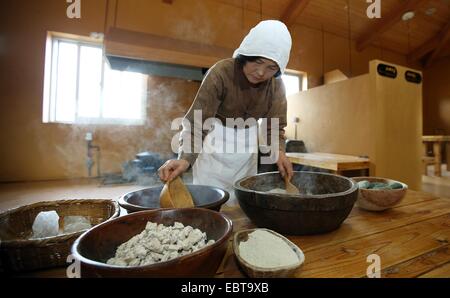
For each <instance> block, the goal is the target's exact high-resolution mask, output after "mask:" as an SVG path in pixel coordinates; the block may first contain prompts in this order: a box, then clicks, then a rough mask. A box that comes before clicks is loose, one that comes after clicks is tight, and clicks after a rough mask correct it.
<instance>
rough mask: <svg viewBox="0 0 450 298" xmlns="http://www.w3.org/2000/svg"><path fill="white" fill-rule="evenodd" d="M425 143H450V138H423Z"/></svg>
mask: <svg viewBox="0 0 450 298" xmlns="http://www.w3.org/2000/svg"><path fill="white" fill-rule="evenodd" d="M422 141H423V142H450V136H422Z"/></svg>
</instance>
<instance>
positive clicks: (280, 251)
mask: <svg viewBox="0 0 450 298" xmlns="http://www.w3.org/2000/svg"><path fill="white" fill-rule="evenodd" d="M239 254H240V256H241V257H242V258H243V259H244V260H245V261H246V262H248V263H249V264H251V265H253V266H257V267H263V268H274V267H280V266H289V265H294V264H296V263H297V262H298V261H299V258H298V256H297V254H296V253H295V252H294V251H293V250H292V248H291V247H290V246H289V245H288V244H287V243H286V241H284V240H283V239H281V238H280V237H278V236H276V235H274V234H272V233H270V232H268V231H265V230H256V231H254V232H252V233H250V234H248V240H247V241H245V242H240V243H239Z"/></svg>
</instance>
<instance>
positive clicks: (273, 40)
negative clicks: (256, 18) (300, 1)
mask: <svg viewBox="0 0 450 298" xmlns="http://www.w3.org/2000/svg"><path fill="white" fill-rule="evenodd" d="M291 46H292V39H291V34H290V33H289V30H288V28H287V27H286V25H285V24H284V23H282V22H280V21H276V20H267V21H262V22H260V23H259V24H258V25H256V26H255V27H253V28H252V29H251V30H250V32H249V34H248V35H247V36H246V37H245V38H244V40H243V41H242V43H241V45H240V46H239V48H238V49H236V51H234V54H233V58H236V57H237V56H238V55H244V56H260V57H264V58H267V59H271V60H273V61H275V62H276V63H277V64H278V66H279V67H280V71H281V73H284V71H285V69H286V66H287V64H288V62H289V54H290V52H291Z"/></svg>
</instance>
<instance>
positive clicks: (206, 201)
mask: <svg viewBox="0 0 450 298" xmlns="http://www.w3.org/2000/svg"><path fill="white" fill-rule="evenodd" d="M186 187H187V188H188V190H189V192H190V193H191V196H192V199H193V200H194V206H195V207H199V208H206V209H211V210H215V211H220V207H222V205H223V204H224V203H225V202H226V201H228V199H229V197H230V194H229V193H228V192H227V191H225V190H223V189H221V188H218V187H214V186H208V185H194V184H186ZM162 188H163V185H160V186H153V187H149V188H144V189H141V190H138V191H133V192H129V193H127V194H125V195H123V196H121V197H120V198H119V205H120V206H122V207H123V208H125V209H126V210H127V211H128V213H131V212H136V211H143V210H153V209H158V208H161V207H160V205H159V194H160V193H161V190H162Z"/></svg>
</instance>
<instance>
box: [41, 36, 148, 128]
mask: <svg viewBox="0 0 450 298" xmlns="http://www.w3.org/2000/svg"><path fill="white" fill-rule="evenodd" d="M44 84H45V86H44V105H43V122H44V123H49V122H58V123H71V124H79V123H94V124H136V125H137V124H143V123H144V121H145V117H146V97H147V76H146V75H143V74H139V73H133V72H126V71H118V70H112V69H111V68H110V67H109V65H108V63H107V62H106V61H105V59H104V55H103V48H102V44H101V43H99V42H94V41H90V40H89V41H88V40H87V38H84V39H81V38H67V37H65V36H64V37H63V36H60V35H58V34H55V33H49V39H48V41H47V51H46V70H45V83H44Z"/></svg>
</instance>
